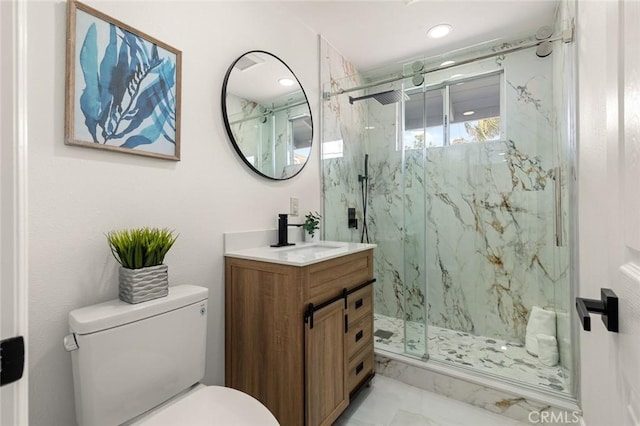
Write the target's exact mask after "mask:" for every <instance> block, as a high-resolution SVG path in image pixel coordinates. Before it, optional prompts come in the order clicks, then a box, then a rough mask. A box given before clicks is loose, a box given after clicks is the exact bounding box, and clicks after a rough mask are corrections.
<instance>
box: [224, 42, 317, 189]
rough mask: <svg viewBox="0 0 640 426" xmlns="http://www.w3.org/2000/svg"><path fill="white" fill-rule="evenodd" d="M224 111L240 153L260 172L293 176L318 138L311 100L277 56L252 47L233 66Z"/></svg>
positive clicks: (272, 176) (227, 79)
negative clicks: (312, 117) (316, 137)
mask: <svg viewBox="0 0 640 426" xmlns="http://www.w3.org/2000/svg"><path fill="white" fill-rule="evenodd" d="M222 114H223V116H224V124H225V127H226V129H227V133H228V134H229V138H230V139H231V142H232V143H233V147H234V148H235V150H236V152H237V153H238V154H239V155H240V157H241V158H242V160H243V161H244V162H245V163H246V164H247V165H248V166H249V167H250V168H251V169H252V170H254V171H255V172H256V173H258V174H259V175H261V176H264V177H266V178H269V179H274V180H281V179H289V178H292V177H293V176H295V175H297V174H298V173H300V170H302V168H303V167H304V165H305V164H306V163H307V160H308V159H309V154H310V153H311V142H312V140H313V121H312V119H311V109H310V108H309V101H308V100H307V95H306V94H305V93H304V90H303V89H302V86H301V85H300V82H299V81H298V79H297V77H296V76H295V75H294V74H293V72H292V71H291V69H290V68H289V67H288V66H287V64H285V63H284V62H282V60H280V59H279V58H278V57H277V56H274V55H272V54H271V53H268V52H264V51H261V50H253V51H251V52H247V53H245V54H244V55H242V56H240V57H239V58H238V59H236V60H235V61H234V62H233V64H231V66H230V67H229V70H228V71H227V75H226V76H225V78H224V84H223V86H222Z"/></svg>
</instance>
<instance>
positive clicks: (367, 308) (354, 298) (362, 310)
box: [347, 284, 373, 322]
mask: <svg viewBox="0 0 640 426" xmlns="http://www.w3.org/2000/svg"><path fill="white" fill-rule="evenodd" d="M347 303H348V307H347V308H348V312H347V314H348V315H349V322H355V321H358V320H359V319H360V318H362V317H364V316H366V315H368V316H371V313H372V311H373V284H370V285H368V286H366V287H363V288H361V289H360V290H358V291H356V292H353V293H351V294H350V295H349V296H348V297H347Z"/></svg>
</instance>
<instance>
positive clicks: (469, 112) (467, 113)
mask: <svg viewBox="0 0 640 426" xmlns="http://www.w3.org/2000/svg"><path fill="white" fill-rule="evenodd" d="M475 113H476V112H475V111H465V112H463V113H462V115H473V114H475Z"/></svg>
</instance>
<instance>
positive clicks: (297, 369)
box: [225, 241, 375, 426]
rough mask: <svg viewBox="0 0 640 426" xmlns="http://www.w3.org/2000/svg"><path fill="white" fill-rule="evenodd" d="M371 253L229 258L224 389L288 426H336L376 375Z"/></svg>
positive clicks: (339, 246)
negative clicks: (234, 391) (244, 396)
mask: <svg viewBox="0 0 640 426" xmlns="http://www.w3.org/2000/svg"><path fill="white" fill-rule="evenodd" d="M374 247H375V245H373V244H356V243H341V242H328V241H322V242H320V243H311V244H308V243H307V244H304V243H303V244H298V245H296V246H293V247H287V248H277V249H276V248H271V247H264V248H255V249H248V250H239V251H235V252H227V253H226V254H225V382H226V386H229V387H232V388H235V389H238V390H241V391H243V392H246V393H248V394H249V395H252V396H253V397H255V398H256V399H258V400H259V401H260V402H262V403H263V404H264V405H266V406H267V407H268V408H269V410H271V412H272V413H273V414H274V415H275V416H276V418H277V419H278V421H279V422H280V424H281V425H282V426H299V425H307V426H316V425H330V424H332V423H333V422H334V421H335V420H336V419H337V418H338V416H339V415H340V414H341V413H342V412H343V411H344V409H345V408H346V407H347V406H348V405H349V401H350V399H351V398H353V397H354V396H355V394H356V393H357V392H358V390H360V389H361V388H362V387H363V386H364V385H366V384H368V382H369V381H370V380H371V378H372V377H373V375H374V367H373V336H372V332H373V285H372V284H373V282H374V281H375V279H374V278H373V248H374Z"/></svg>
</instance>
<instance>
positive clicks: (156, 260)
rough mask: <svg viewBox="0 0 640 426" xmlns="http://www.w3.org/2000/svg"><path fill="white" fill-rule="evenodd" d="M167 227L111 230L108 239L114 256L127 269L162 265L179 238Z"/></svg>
mask: <svg viewBox="0 0 640 426" xmlns="http://www.w3.org/2000/svg"><path fill="white" fill-rule="evenodd" d="M173 233H174V231H170V230H169V229H167V228H164V229H158V228H135V229H124V230H120V231H111V232H109V233H108V234H107V241H108V242H109V247H110V248H111V253H113V257H115V258H116V260H117V261H118V263H120V265H122V266H123V267H124V268H127V269H140V268H146V267H149V266H157V265H162V262H163V261H164V257H165V255H166V254H167V252H168V251H169V249H170V248H171V246H173V243H174V242H175V241H176V239H177V238H178V236H177V235H174V234H173Z"/></svg>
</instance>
